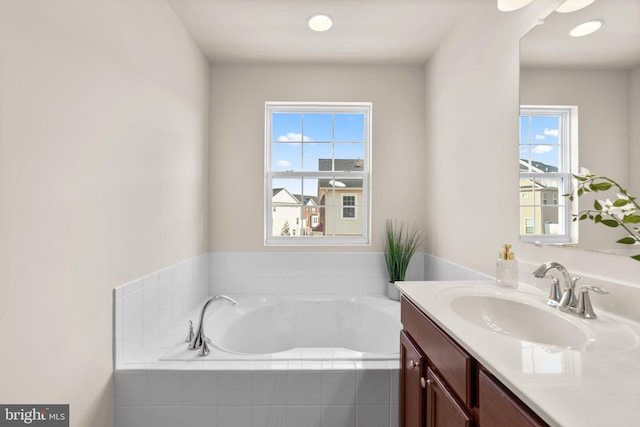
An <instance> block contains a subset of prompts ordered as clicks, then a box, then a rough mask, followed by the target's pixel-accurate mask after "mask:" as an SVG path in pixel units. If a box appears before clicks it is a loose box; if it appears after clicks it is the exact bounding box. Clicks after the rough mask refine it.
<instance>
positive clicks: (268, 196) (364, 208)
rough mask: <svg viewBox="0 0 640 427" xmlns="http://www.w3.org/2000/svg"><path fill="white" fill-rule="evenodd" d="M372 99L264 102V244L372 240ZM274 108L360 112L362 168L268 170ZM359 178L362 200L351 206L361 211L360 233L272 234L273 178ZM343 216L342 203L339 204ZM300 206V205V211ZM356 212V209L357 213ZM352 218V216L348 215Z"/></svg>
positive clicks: (334, 243) (360, 242)
mask: <svg viewBox="0 0 640 427" xmlns="http://www.w3.org/2000/svg"><path fill="white" fill-rule="evenodd" d="M372 110H373V105H372V103H371V102H265V138H264V140H265V156H264V158H265V169H264V170H265V179H264V188H265V191H264V203H265V215H264V243H265V245H266V246H289V245H291V246H340V245H350V246H362V245H370V244H371V239H370V236H371V164H372V162H371V151H372V150H371V146H372V138H371V127H372ZM276 112H290V113H360V114H364V117H365V125H364V134H365V135H364V157H365V158H364V159H363V162H362V171H344V172H341V171H335V172H332V171H273V170H271V165H272V161H271V137H272V132H271V117H272V114H273V113H276ZM291 178H311V179H335V180H339V179H341V178H342V179H362V200H360V202H361V203H360V204H358V200H357V198H356V205H355V206H354V208H355V209H356V212H357V211H358V209H360V211H361V214H362V218H361V221H362V235H361V236H272V235H271V232H270V231H271V229H272V225H273V224H272V215H271V214H270V213H271V212H272V210H273V209H272V195H273V189H272V186H271V183H272V181H273V179H291ZM340 209H341V213H340V216H342V206H340ZM302 213H303V210H302V209H301V214H302ZM356 215H357V213H356ZM348 219H351V218H348Z"/></svg>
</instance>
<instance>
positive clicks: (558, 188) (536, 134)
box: [519, 106, 577, 243]
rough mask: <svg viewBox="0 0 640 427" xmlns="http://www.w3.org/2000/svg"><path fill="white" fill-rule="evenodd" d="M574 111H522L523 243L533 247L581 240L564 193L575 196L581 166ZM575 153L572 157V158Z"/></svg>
mask: <svg viewBox="0 0 640 427" xmlns="http://www.w3.org/2000/svg"><path fill="white" fill-rule="evenodd" d="M572 120H573V121H577V109H576V108H574V107H552V106H523V107H521V109H520V138H519V139H520V141H519V146H520V159H519V163H520V239H521V240H522V241H528V242H542V243H569V242H571V243H574V242H576V241H577V233H576V232H575V227H572V224H571V213H572V209H574V210H575V207H572V206H571V202H570V201H569V199H568V198H567V197H564V196H563V195H564V194H567V193H569V192H570V191H571V173H572V172H573V171H575V169H576V168H577V165H575V164H572V163H574V162H572V160H571V159H572V158H576V157H577V156H575V154H576V153H575V151H577V146H576V141H577V135H575V133H574V132H572V126H571V122H572ZM572 151H573V157H572Z"/></svg>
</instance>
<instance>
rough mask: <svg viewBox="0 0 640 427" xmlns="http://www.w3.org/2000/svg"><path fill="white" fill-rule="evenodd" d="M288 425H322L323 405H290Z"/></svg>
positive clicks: (310, 426) (317, 426)
mask: <svg viewBox="0 0 640 427" xmlns="http://www.w3.org/2000/svg"><path fill="white" fill-rule="evenodd" d="M285 426H286V427H322V406H290V407H289V408H288V410H287V422H286V424H285Z"/></svg>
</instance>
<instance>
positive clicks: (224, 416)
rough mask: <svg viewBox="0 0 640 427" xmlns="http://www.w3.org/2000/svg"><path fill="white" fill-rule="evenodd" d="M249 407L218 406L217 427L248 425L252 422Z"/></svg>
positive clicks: (247, 426) (243, 426)
mask: <svg viewBox="0 0 640 427" xmlns="http://www.w3.org/2000/svg"><path fill="white" fill-rule="evenodd" d="M252 417H253V414H252V411H251V408H247V407H246V406H225V405H223V406H218V424H216V425H217V426H219V427H236V426H237V427H241V426H242V427H245V426H246V427H249V426H251V424H252V421H251V419H252Z"/></svg>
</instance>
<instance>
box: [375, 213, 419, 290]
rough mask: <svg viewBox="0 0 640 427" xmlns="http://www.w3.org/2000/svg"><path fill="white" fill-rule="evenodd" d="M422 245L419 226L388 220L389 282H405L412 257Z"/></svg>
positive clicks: (385, 250)
mask: <svg viewBox="0 0 640 427" xmlns="http://www.w3.org/2000/svg"><path fill="white" fill-rule="evenodd" d="M420 243H421V237H420V231H419V229H418V226H417V224H413V225H412V226H408V225H405V224H404V223H402V222H400V223H398V221H391V220H387V223H386V228H385V239H384V258H385V261H386V262H387V271H388V272H389V281H390V282H396V281H403V280H404V278H405V275H406V274H407V268H408V267H409V262H410V261H411V257H413V254H414V253H415V252H416V249H417V248H418V246H419V245H420Z"/></svg>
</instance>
